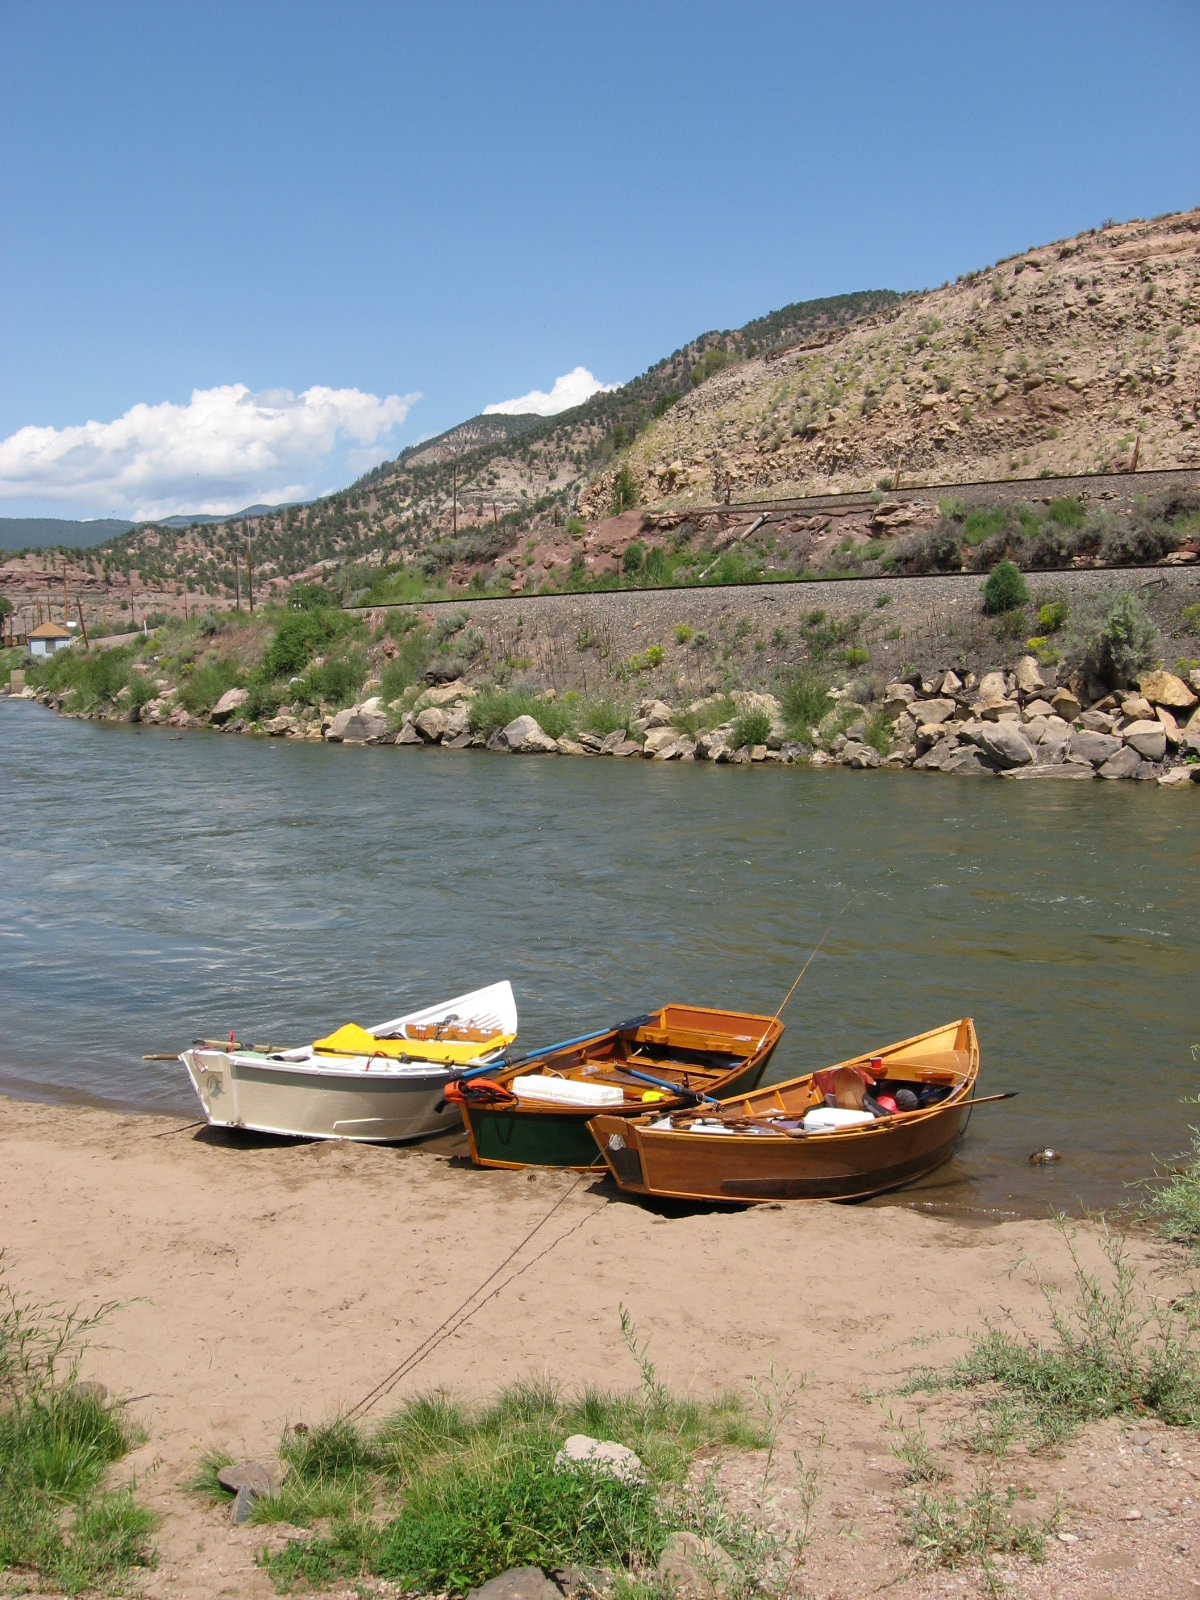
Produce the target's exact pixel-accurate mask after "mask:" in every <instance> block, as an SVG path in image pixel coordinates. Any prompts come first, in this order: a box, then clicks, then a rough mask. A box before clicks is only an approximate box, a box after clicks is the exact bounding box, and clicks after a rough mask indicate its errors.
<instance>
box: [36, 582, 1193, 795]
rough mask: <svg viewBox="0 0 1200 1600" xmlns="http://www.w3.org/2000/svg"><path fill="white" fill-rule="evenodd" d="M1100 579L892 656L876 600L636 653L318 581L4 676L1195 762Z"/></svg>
mask: <svg viewBox="0 0 1200 1600" xmlns="http://www.w3.org/2000/svg"><path fill="white" fill-rule="evenodd" d="M1085 599H1086V603H1083V602H1080V603H1076V604H1074V605H1073V606H1072V605H1068V602H1067V600H1066V599H1065V598H1061V597H1060V598H1059V599H1053V598H1051V599H1048V600H1046V602H1045V603H1043V604H1040V605H1038V601H1037V597H1034V600H1033V601H1032V602H1030V598H1029V595H1028V592H1027V590H1026V588H1025V584H1024V580H1023V578H1022V576H1021V574H1020V573H1019V572H1017V570H1016V569H1015V568H1013V567H1011V566H1009V565H1008V563H1003V562H1002V563H1000V564H999V565H998V566H997V567H996V568H994V569H993V571H992V573H991V574H990V575H989V578H988V580H987V582H986V584H985V585H984V587H983V593H982V600H983V607H982V611H981V610H980V609H978V607H977V605H976V606H975V607H972V608H970V609H964V612H963V614H962V616H961V619H960V620H958V622H957V624H956V625H957V628H958V633H960V634H961V635H962V638H961V639H960V638H958V635H957V634H956V633H955V631H954V628H953V627H948V628H947V629H946V631H945V633H944V635H943V634H939V635H938V639H939V643H940V644H941V646H942V647H943V648H944V650H945V652H946V654H945V655H944V656H943V660H942V664H940V665H936V666H927V667H917V666H914V665H912V664H911V663H906V662H903V661H900V662H896V663H895V666H894V669H893V671H892V672H891V673H890V674H888V675H887V676H885V675H884V673H883V672H882V671H880V670H879V669H880V666H885V665H887V664H888V663H887V659H886V657H885V656H884V655H883V652H882V651H881V650H878V649H876V648H874V646H873V643H872V635H871V634H870V632H869V630H868V629H867V628H866V627H865V625H864V622H863V618H864V616H867V615H868V614H865V613H859V614H854V615H849V616H847V617H831V616H830V615H828V614H827V613H826V612H825V611H823V610H816V609H814V610H811V611H809V612H807V613H806V614H804V615H803V616H802V617H801V621H800V625H799V627H798V628H797V629H796V630H795V637H791V636H789V634H788V633H787V631H786V630H785V629H784V628H782V627H776V628H774V629H771V630H765V629H764V637H762V638H760V639H758V640H755V641H753V643H754V651H753V654H751V653H750V651H749V649H748V648H743V647H744V646H745V645H746V644H747V643H748V642H749V640H750V623H749V620H748V619H743V621H744V622H745V626H742V625H741V624H740V623H734V624H733V625H732V626H731V627H729V628H728V629H726V639H725V646H724V648H723V649H721V650H720V651H719V652H716V651H714V650H713V649H711V648H709V641H708V638H707V635H704V634H702V633H701V632H700V631H698V630H695V629H693V628H692V627H691V626H689V625H684V624H680V625H678V626H677V627H675V628H674V630H673V637H674V643H673V644H671V645H670V646H669V649H664V648H663V647H662V646H660V645H657V644H648V645H646V646H644V647H643V648H642V649H641V650H639V651H637V652H635V653H634V654H633V655H632V656H629V657H628V659H624V658H623V656H622V655H621V654H620V653H619V652H615V651H614V650H612V649H611V648H606V647H604V646H603V645H602V644H598V642H597V639H596V638H595V637H593V636H592V633H591V632H590V631H589V629H588V627H587V626H584V625H578V626H577V627H576V628H575V630H574V631H573V632H571V633H570V634H569V636H568V635H567V634H566V633H565V632H564V630H563V628H562V627H561V625H560V627H559V630H558V631H557V632H551V631H549V630H547V631H546V633H545V635H544V636H543V635H542V634H541V632H540V629H539V618H538V614H537V613H536V612H533V611H531V612H530V615H529V617H528V619H526V617H525V616H524V615H523V614H516V613H514V615H513V618H512V619H511V620H510V621H508V622H507V623H506V631H505V630H502V629H499V628H496V627H494V626H493V622H492V621H491V620H489V619H488V618H487V617H486V616H485V615H484V614H482V613H480V614H479V618H478V621H479V623H480V624H481V625H476V622H475V621H474V620H473V616H474V614H469V613H468V612H467V611H466V610H465V609H458V610H452V609H450V608H444V609H440V608H439V614H437V615H435V616H430V615H426V614H424V613H422V612H420V611H417V610H404V611H395V612H373V613H360V614H349V613H346V612H343V611H341V610H340V609H338V608H337V607H335V606H333V605H331V604H329V603H328V602H327V601H326V600H325V599H324V597H322V596H321V595H320V594H319V593H315V592H312V591H300V592H298V593H297V595H296V597H295V598H294V600H293V604H292V605H291V606H290V607H289V608H286V609H285V608H271V609H269V610H267V611H265V612H259V613H257V614H256V615H255V616H254V617H252V618H248V617H245V616H239V617H235V618H233V619H229V618H217V617H215V616H213V615H212V614H204V615H202V616H201V617H200V618H198V619H193V620H192V621H190V622H189V623H186V624H171V625H169V626H167V627H164V628H163V629H161V630H160V631H159V633H158V634H156V635H151V636H149V637H146V638H143V639H140V640H138V641H136V642H133V643H130V644H128V645H125V646H123V647H118V648H114V649H108V650H98V649H93V650H91V651H90V652H84V651H81V650H79V649H78V648H74V649H71V650H69V651H63V652H62V653H60V654H59V655H58V656H56V657H54V658H52V659H50V660H49V661H46V662H43V663H37V664H27V665H26V666H25V668H24V669H17V676H16V678H15V680H14V681H12V683H11V685H10V693H14V694H16V695H19V696H22V697H24V698H36V699H38V700H40V701H42V702H43V703H45V704H48V705H50V706H52V707H54V708H55V709H57V710H58V711H60V712H62V713H63V714H65V715H73V716H83V717H89V718H95V719H99V720H123V721H128V722H141V723H144V724H149V725H169V726H171V727H175V728H198V727H207V728H211V729H219V730H223V731H226V732H253V733H260V734H265V735H268V736H272V737H283V738H302V739H310V740H318V739H319V740H323V741H326V742H329V743H342V744H351V745H353V744H366V745H384V744H386V745H397V746H411V747H416V746H424V745H440V746H442V747H444V748H450V749H467V748H485V749H487V750H491V751H496V752H501V753H506V754H519V755H530V754H559V755H572V756H588V755H607V756H616V757H641V758H643V759H653V760H659V761H713V762H716V763H719V764H722V765H756V764H763V763H766V764H781V763H782V764H792V763H798V762H805V763H809V764H811V765H814V766H822V765H829V764H834V763H836V764H840V765H843V766H848V767H853V768H858V769H866V768H876V767H885V766H890V767H904V768H913V769H915V770H917V771H922V772H928V771H937V772H944V773H948V774H954V775H997V774H999V775H1004V776H1012V777H1020V778H1025V777H1048V778H1075V779H1080V778H1094V777H1099V778H1105V779H1120V778H1124V779H1140V780H1157V781H1158V783H1160V784H1161V785H1163V786H1164V787H1174V786H1183V785H1186V784H1188V783H1189V782H1190V781H1193V780H1195V781H1200V667H1198V666H1197V663H1196V662H1195V661H1194V660H1190V659H1184V658H1182V657H1180V658H1179V659H1178V660H1176V661H1175V662H1174V670H1168V669H1167V668H1166V667H1165V666H1164V665H1163V660H1162V658H1163V655H1164V654H1166V650H1165V649H1164V641H1163V639H1162V636H1161V635H1160V633H1159V632H1158V630H1157V628H1156V627H1155V625H1154V623H1153V622H1152V621H1151V618H1150V616H1149V615H1148V613H1147V612H1146V610H1145V608H1144V606H1143V604H1142V602H1141V601H1140V600H1139V599H1138V597H1137V596H1136V595H1135V594H1133V593H1131V592H1129V591H1122V590H1119V589H1113V590H1112V591H1111V592H1109V591H1105V592H1104V593H1103V594H1097V595H1096V596H1090V597H1085ZM1035 607H1036V612H1035V611H1034V608H1035ZM1193 609H1194V608H1193ZM885 610H886V606H885V607H883V608H880V607H879V606H878V602H877V606H876V611H877V612H879V614H883V611H885ZM1190 615H1191V613H1190V612H1189V611H1187V610H1186V609H1185V610H1184V611H1183V612H1181V617H1182V618H1183V620H1184V622H1185V623H1186V621H1187V619H1188V617H1189V616H1190ZM871 620H873V617H872V618H871ZM633 626H634V627H637V626H639V624H638V623H637V622H635V623H634V624H633ZM1031 626H1034V627H1036V628H1037V630H1038V632H1037V633H1036V634H1034V635H1031V636H1030V637H1028V638H1024V637H1022V636H1023V635H1024V634H1026V633H1028V631H1029V628H1030V627H1031ZM485 627H486V628H488V629H489V631H488V632H487V633H485V632H484V631H483V629H484V628H485ZM768 635H769V637H768ZM635 636H636V635H635ZM884 636H885V637H887V634H886V630H885V635H884ZM968 638H969V640H970V648H969V649H968V648H967V647H966V646H965V644H964V641H966V640H967V639H968ZM760 644H761V645H762V647H763V648H762V649H761V650H760V649H759V645H760ZM960 646H962V647H961V648H960ZM985 651H986V654H985V653H984V652H985ZM876 663H878V664H876ZM13 665H14V666H15V662H14V663H13ZM22 674H23V676H22ZM589 674H590V678H589Z"/></svg>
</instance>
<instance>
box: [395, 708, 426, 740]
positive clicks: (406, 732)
mask: <svg viewBox="0 0 1200 1600" xmlns="http://www.w3.org/2000/svg"><path fill="white" fill-rule="evenodd" d="M396 743H397V744H424V743H425V741H424V739H422V737H421V735H420V734H419V733H418V732H417V730H416V728H415V727H414V726H413V719H412V713H411V712H406V713H405V717H404V721H403V722H402V723H401V724H400V732H399V733H398V734H397V735H396Z"/></svg>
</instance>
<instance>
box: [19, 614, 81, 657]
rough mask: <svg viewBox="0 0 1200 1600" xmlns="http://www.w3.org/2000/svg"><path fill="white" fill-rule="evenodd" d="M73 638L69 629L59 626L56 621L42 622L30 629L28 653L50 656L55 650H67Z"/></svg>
mask: <svg viewBox="0 0 1200 1600" xmlns="http://www.w3.org/2000/svg"><path fill="white" fill-rule="evenodd" d="M74 640H75V635H74V634H73V633H72V632H71V631H70V629H68V628H63V627H60V626H59V624H58V623H57V622H43V623H40V624H39V625H38V626H37V627H36V628H33V629H32V630H31V631H30V634H29V654H30V655H31V656H52V655H53V654H54V653H55V651H56V650H69V649H70V648H71V645H72V644H73V643H74Z"/></svg>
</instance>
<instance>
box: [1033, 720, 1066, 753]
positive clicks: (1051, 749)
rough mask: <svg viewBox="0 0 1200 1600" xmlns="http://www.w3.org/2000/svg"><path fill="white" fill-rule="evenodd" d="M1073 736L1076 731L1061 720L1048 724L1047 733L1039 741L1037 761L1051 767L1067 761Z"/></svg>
mask: <svg viewBox="0 0 1200 1600" xmlns="http://www.w3.org/2000/svg"><path fill="white" fill-rule="evenodd" d="M1073 736H1074V730H1073V729H1072V728H1070V727H1069V726H1068V725H1067V724H1066V723H1065V722H1063V721H1061V720H1060V719H1058V718H1056V719H1055V720H1054V721H1053V722H1048V723H1047V724H1046V731H1045V732H1044V733H1043V734H1042V736H1041V738H1040V739H1039V740H1038V747H1037V759H1038V760H1039V761H1040V762H1048V763H1050V764H1051V765H1056V764H1057V763H1058V762H1060V761H1063V760H1065V759H1066V754H1067V751H1068V749H1069V748H1070V744H1071V739H1072V737H1073Z"/></svg>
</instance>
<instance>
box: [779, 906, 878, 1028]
mask: <svg viewBox="0 0 1200 1600" xmlns="http://www.w3.org/2000/svg"><path fill="white" fill-rule="evenodd" d="M855 899H856V896H855V895H851V896H850V898H849V900H847V901H846V904H845V905H844V906H843V907H842V909H841V910H840V911H839V912H838V914H837V916H836V917H834V919H833V921H832V922H831V923H830V924H829V926H828V927H827V928H826V929H825V932H824V933H823V934H822V935H821V937H820V940H819V941H818V943H817V945H816V946H815V948H814V949H813V952H812V954H811V955H810V956H809V958H808V960H807V961H806V962H805V963H804V965H803V966H802V967H801V968H800V971H799V972H798V973H797V974H796V981H795V982H794V983H793V984H792V987H791V988H790V989H789V990H788V992H787V993H786V994H785V995H784V997H783V999H782V1001H781V1002H780V1006H779V1010H778V1011H777V1012H776V1013H775V1015H774V1016H773V1017H772V1018H771V1021H772V1023H775V1022H778V1021H779V1019H780V1017H781V1016H782V1015H783V1008H784V1006H786V1005H787V1003H788V1001H789V1000H790V999H791V998H792V996H793V995H794V994H795V992H796V990H797V989H798V988H799V986H800V979H801V978H802V977H803V976H804V974H805V973H806V972H807V971H808V969H809V967H811V966H812V964H813V962H814V960H815V959H816V956H817V952H818V951H819V950H820V948H821V946H822V945H823V944H824V943H825V941H826V939H828V937H829V935H830V934H831V933H832V932H833V930H834V929H835V928H836V927H837V925H838V923H839V922H840V921H841V920H842V918H843V917H844V916H845V915H846V913H847V911H849V909H850V907H851V906H852V905H853V904H854V901H855ZM770 1031H771V1030H770V1028H769V1027H768V1028H767V1030H766V1032H765V1033H764V1034H763V1036H762V1038H761V1039H760V1040H759V1041H758V1048H759V1049H760V1050H761V1049H762V1047H763V1045H764V1044H765V1043H766V1042H767V1034H768V1033H770Z"/></svg>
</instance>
